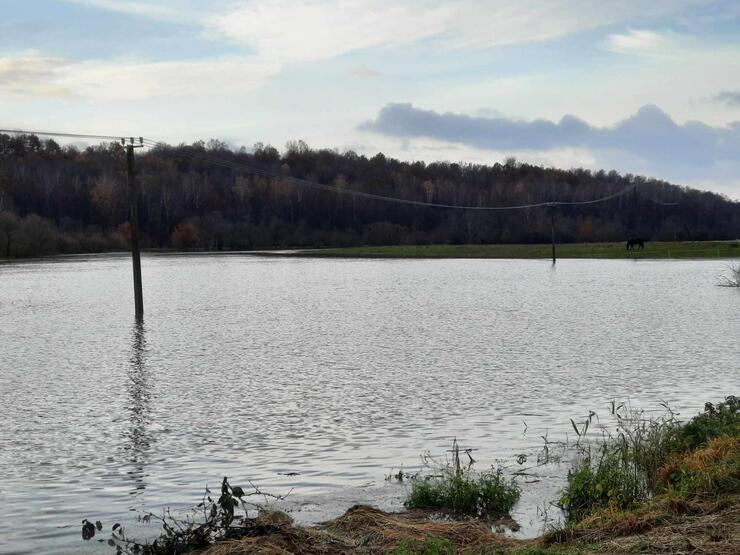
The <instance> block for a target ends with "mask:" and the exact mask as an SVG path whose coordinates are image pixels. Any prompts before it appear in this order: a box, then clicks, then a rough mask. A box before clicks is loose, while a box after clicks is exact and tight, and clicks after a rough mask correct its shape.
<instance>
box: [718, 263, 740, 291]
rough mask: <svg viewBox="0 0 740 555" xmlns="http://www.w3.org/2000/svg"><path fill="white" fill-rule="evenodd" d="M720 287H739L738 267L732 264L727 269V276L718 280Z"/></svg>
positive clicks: (739, 266) (739, 272)
mask: <svg viewBox="0 0 740 555" xmlns="http://www.w3.org/2000/svg"><path fill="white" fill-rule="evenodd" d="M718 285H720V286H722V287H740V265H737V264H733V265H732V266H730V267H729V268H728V271H727V275H725V276H721V277H720V278H719V284H718Z"/></svg>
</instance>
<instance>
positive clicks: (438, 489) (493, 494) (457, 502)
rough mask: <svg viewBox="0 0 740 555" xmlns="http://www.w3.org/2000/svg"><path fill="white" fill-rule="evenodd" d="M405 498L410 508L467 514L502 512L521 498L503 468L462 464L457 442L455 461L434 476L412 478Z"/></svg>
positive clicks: (498, 513)
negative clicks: (479, 468) (481, 469)
mask: <svg viewBox="0 0 740 555" xmlns="http://www.w3.org/2000/svg"><path fill="white" fill-rule="evenodd" d="M410 483H411V491H410V493H409V496H408V498H407V499H406V503H405V504H406V506H407V507H409V508H415V507H423V508H438V509H448V510H451V511H453V512H455V513H461V514H468V515H477V516H481V515H503V514H506V513H508V512H509V511H510V510H511V508H512V507H513V506H514V504H515V503H516V502H517V500H518V499H519V494H520V490H519V487H518V486H517V485H516V483H515V482H514V480H513V479H508V480H507V479H506V478H505V477H504V476H503V472H502V470H501V469H496V470H493V469H492V470H490V471H486V472H480V473H477V472H474V471H473V470H471V468H470V466H469V467H468V468H466V469H463V468H462V467H461V465H460V452H459V448H458V446H457V442H455V443H454V444H453V462H452V464H446V465H444V466H443V467H442V468H441V469H440V474H439V475H437V476H432V477H419V476H417V477H414V478H412V479H411V482H410Z"/></svg>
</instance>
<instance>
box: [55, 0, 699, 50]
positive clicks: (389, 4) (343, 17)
mask: <svg viewBox="0 0 740 555" xmlns="http://www.w3.org/2000/svg"><path fill="white" fill-rule="evenodd" d="M66 1H67V2H73V3H76V4H84V5H88V6H93V7H96V8H100V9H107V10H114V11H119V12H123V13H128V14H131V15H138V16H142V17H149V18H152V19H158V20H168V21H188V22H191V23H194V24H196V25H200V26H201V27H202V28H203V31H204V34H205V35H206V36H208V37H211V38H213V39H221V40H227V41H230V42H232V43H234V44H236V45H238V46H240V47H243V48H247V49H249V50H250V51H251V52H253V53H254V54H255V55H257V56H260V57H262V58H264V59H266V60H270V61H271V62H275V61H277V62H279V63H284V64H287V63H293V62H302V61H315V60H322V59H328V58H332V57H335V56H338V55H341V54H344V53H347V52H350V51H353V50H358V49H364V48H369V47H394V46H401V45H406V44H411V43H414V42H416V41H418V40H419V39H424V38H434V39H435V40H436V41H437V44H438V46H439V47H442V48H492V47H495V46H501V45H508V44H521V43H529V42H540V41H546V40H551V39H555V38H559V37H563V36H566V35H568V34H571V33H574V32H577V31H583V30H589V29H594V28H598V27H603V26H607V25H614V24H617V23H620V22H625V21H629V20H631V19H633V18H641V19H649V18H655V17H660V16H665V15H667V14H672V13H673V14H680V13H682V12H683V11H684V10H686V9H687V8H689V7H691V6H695V5H701V4H706V3H707V0H653V1H652V2H650V3H649V4H646V3H645V2H644V1H643V0H603V1H602V2H599V6H598V9H594V5H593V2H591V1H589V0H520V1H519V2H511V1H510V0H483V1H481V0H458V1H457V2H450V3H439V2H435V1H433V0H408V1H406V2H397V1H396V0H261V1H256V0H210V1H205V0H200V1H196V0H160V1H158V2H157V3H153V2H144V1H142V0H66Z"/></svg>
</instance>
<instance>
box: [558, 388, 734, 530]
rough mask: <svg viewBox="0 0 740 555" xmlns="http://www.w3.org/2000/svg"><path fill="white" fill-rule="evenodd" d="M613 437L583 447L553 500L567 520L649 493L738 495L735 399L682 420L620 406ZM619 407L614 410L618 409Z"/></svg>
mask: <svg viewBox="0 0 740 555" xmlns="http://www.w3.org/2000/svg"><path fill="white" fill-rule="evenodd" d="M614 411H615V415H616V416H617V418H618V419H619V424H620V426H619V429H618V431H617V434H616V436H613V437H607V438H605V439H604V440H602V441H601V442H599V443H598V444H596V445H590V446H586V447H584V449H583V452H582V457H581V459H580V460H579V462H577V463H576V464H575V466H574V467H573V468H572V469H571V470H570V471H569V472H568V485H567V487H566V488H565V490H564V492H563V495H562V498H561V503H562V505H563V507H564V508H565V510H566V512H567V516H568V520H569V522H571V523H572V522H579V521H582V520H584V519H585V518H586V517H588V516H589V515H591V514H592V513H594V512H596V511H599V510H603V509H609V510H628V509H630V508H633V507H635V506H637V505H638V504H640V503H644V502H646V501H648V500H649V499H651V498H652V497H653V496H655V495H656V494H661V493H670V494H679V495H689V496H697V495H698V496H715V495H718V494H720V493H740V440H739V439H738V435H740V399H738V398H737V397H733V396H730V397H727V398H726V399H725V401H724V402H722V403H719V404H717V405H714V404H712V403H707V404H706V405H705V409H704V412H703V413H702V414H700V415H698V416H696V417H694V418H692V419H691V420H690V421H689V422H687V423H685V424H682V423H681V422H679V421H678V420H677V418H676V417H675V415H674V414H673V413H672V412H671V411H670V410H668V411H667V415H666V416H663V417H660V418H657V419H643V418H642V413H640V412H636V411H630V410H629V409H627V407H624V406H623V405H622V406H620V407H616V408H615V409H614ZM620 411H621V412H620Z"/></svg>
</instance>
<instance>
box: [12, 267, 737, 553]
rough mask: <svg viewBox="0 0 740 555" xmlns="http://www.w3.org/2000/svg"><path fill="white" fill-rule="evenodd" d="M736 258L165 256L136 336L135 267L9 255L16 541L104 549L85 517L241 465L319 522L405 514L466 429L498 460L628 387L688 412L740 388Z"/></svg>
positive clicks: (18, 547) (194, 489)
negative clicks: (732, 284) (723, 277)
mask: <svg viewBox="0 0 740 555" xmlns="http://www.w3.org/2000/svg"><path fill="white" fill-rule="evenodd" d="M727 264H728V262H727V261H649V260H640V261H625V260H620V261H616V260H615V261H610V260H562V261H559V262H558V263H557V266H556V267H555V268H552V267H551V265H550V263H549V262H547V261H539V260H337V259H332V260H317V259H300V258H277V257H260V256H239V255H170V256H165V255H148V256H145V257H144V259H143V279H144V302H145V307H146V314H145V319H144V322H143V323H142V324H140V325H139V324H137V323H136V322H135V321H134V318H133V307H132V305H133V299H132V297H133V295H132V291H131V268H130V261H129V259H128V258H127V257H125V256H93V257H69V258H55V259H48V260H40V261H32V262H22V263H5V264H0V330H2V341H1V343H0V407H1V409H2V417H1V418H2V421H1V425H0V499H2V503H1V504H0V511H2V518H0V553H5V554H7V553H104V552H107V550H109V549H110V548H108V547H107V546H106V545H105V544H104V543H98V542H96V541H95V540H93V541H92V542H83V541H82V540H81V538H80V521H81V520H82V519H83V518H88V519H90V520H97V519H100V520H102V521H103V523H104V524H105V525H106V527H108V526H110V525H111V524H113V523H114V522H124V523H127V522H130V521H131V520H132V518H133V517H134V516H135V514H136V513H135V511H136V510H141V509H151V510H155V511H157V510H161V508H163V507H165V506H171V507H173V508H175V509H181V508H184V507H188V506H191V505H194V504H195V503H197V502H198V501H199V500H200V497H201V495H202V492H203V488H204V487H205V485H206V484H209V485H211V486H217V485H218V483H219V482H220V479H221V478H222V477H223V476H229V478H230V480H231V482H232V483H234V484H240V485H246V480H247V479H249V480H252V481H253V482H254V483H256V484H258V485H259V486H260V487H261V488H262V489H264V490H267V491H270V492H274V493H286V492H288V491H289V490H291V488H292V489H293V491H292V493H291V495H290V497H289V499H290V500H291V503H289V504H288V505H287V507H288V508H289V509H290V510H292V511H294V513H296V515H297V517H298V520H299V521H303V522H310V521H317V520H322V519H324V518H328V517H330V516H334V515H336V514H338V513H339V512H341V511H343V510H344V509H346V508H347V507H348V506H350V505H352V504H353V503H354V502H356V501H360V500H362V501H366V502H367V501H369V502H373V501H374V502H377V504H379V505H381V506H385V507H387V508H394V507H396V508H397V507H398V506H399V504H400V501H401V499H402V496H403V486H400V485H393V484H390V485H386V484H385V482H384V477H385V476H386V475H387V474H389V473H390V470H391V468H396V469H397V468H398V467H399V466H400V465H401V464H403V465H404V468H407V469H412V468H413V467H414V466H415V465H418V461H419V454H420V453H422V452H424V451H426V450H429V451H431V452H432V453H434V454H444V452H445V450H446V449H449V448H450V446H451V443H452V440H453V438H457V439H458V441H459V442H460V443H461V444H462V445H463V446H464V447H472V448H476V449H477V450H476V451H474V456H475V458H476V459H477V461H478V463H477V464H478V466H479V467H481V468H485V467H486V466H487V465H490V464H493V463H495V462H496V461H497V460H499V462H500V463H501V464H507V465H508V464H511V463H512V461H513V460H514V459H515V458H516V456H517V455H519V454H526V455H527V456H528V457H529V460H530V461H532V460H534V459H535V458H536V454H537V452H538V451H539V450H540V449H541V446H542V439H541V437H540V436H542V435H545V433H547V434H548V438H550V439H557V438H563V437H565V434H566V433H567V432H568V431H569V430H570V422H569V419H570V418H574V419H578V418H582V417H583V416H584V415H585V414H587V413H588V411H589V410H591V409H593V410H594V411H596V412H597V413H598V414H599V415H601V416H602V417H603V416H605V415H606V414H607V413H608V409H607V407H608V405H609V402H610V401H611V400H618V401H622V400H627V399H629V400H630V401H631V402H632V404H633V405H635V406H641V407H645V408H649V409H654V408H656V407H658V403H659V402H660V401H666V402H668V403H669V404H671V405H672V406H674V407H675V408H677V409H679V410H683V411H684V413H685V414H690V413H694V412H696V411H698V410H700V408H701V407H702V405H703V403H704V402H705V401H718V400H721V398H722V397H723V396H724V395H728V394H737V393H738V392H739V391H740V341H738V338H739V337H740V291H737V290H732V289H727V288H721V287H716V286H715V284H716V282H717V277H718V276H719V275H720V274H722V273H723V271H725V270H726V267H727ZM294 473H295V474H294ZM286 474H291V475H286ZM293 474H294V475H293ZM545 478H546V477H545ZM523 487H524V488H525V493H526V492H527V491H529V490H528V489H527V488H529V486H528V485H526V484H523ZM533 487H534V486H533ZM556 489H557V488H555V489H552V488H551V489H550V490H547V488H545V489H544V490H542V491H546V492H547V494H546V495H545V497H546V496H547V495H549V496H554V495H555V492H556ZM532 497H533V495H532V494H525V499H528V500H529V501H527V503H529V504H530V507H529V508H527V507H524V508H518V509H517V511H518V512H515V516H517V515H519V517H520V518H524V519H527V518H530V517H531V515H532V514H533V513H532V510H531V505H532V504H536V503H537V502H538V501H537V500H533V499H532ZM540 501H547V500H540ZM523 503H524V504H525V505H526V503H525V502H524V501H523ZM526 515H529V517H527V516H526ZM530 520H532V519H531V518H530ZM530 524H531V523H530ZM530 528H531V526H530ZM151 532H152V533H154V532H156V529H154V530H152V531H151ZM535 533H536V532H535ZM105 537H107V535H106V536H105ZM96 539H97V538H96Z"/></svg>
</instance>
